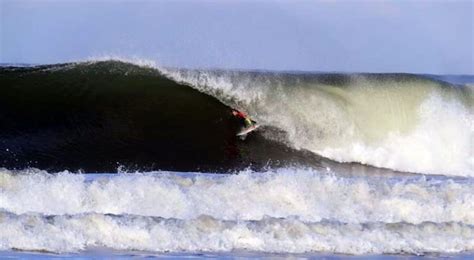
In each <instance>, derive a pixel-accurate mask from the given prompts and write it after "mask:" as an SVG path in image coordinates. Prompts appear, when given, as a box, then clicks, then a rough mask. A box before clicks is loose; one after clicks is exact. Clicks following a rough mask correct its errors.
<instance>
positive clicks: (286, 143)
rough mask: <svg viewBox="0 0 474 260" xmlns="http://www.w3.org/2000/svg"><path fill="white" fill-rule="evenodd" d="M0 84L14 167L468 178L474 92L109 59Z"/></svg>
mask: <svg viewBox="0 0 474 260" xmlns="http://www.w3.org/2000/svg"><path fill="white" fill-rule="evenodd" d="M0 85H1V86H2V87H1V88H0V92H1V95H0V120H1V122H2V128H1V129H0V160H1V163H2V165H1V166H2V167H6V168H11V169H23V168H27V167H37V168H41V169H47V170H65V169H68V170H79V169H82V170H84V171H87V172H107V171H114V170H116V168H117V167H118V166H125V167H127V168H132V169H133V168H135V169H140V170H157V169H161V170H179V171H187V170H190V171H214V172H221V171H233V170H240V169H242V168H246V167H255V168H263V167H267V166H281V165H287V164H301V165H306V166H316V167H326V166H327V165H330V166H331V167H346V166H344V164H343V163H359V164H365V165H369V166H368V167H371V166H375V167H379V168H388V169H392V170H395V171H406V172H415V173H428V174H444V175H459V176H473V175H474V170H473V168H474V155H473V154H474V152H473V147H474V145H473V140H474V135H473V133H474V127H473V124H472V122H473V118H474V115H473V112H472V111H473V109H472V108H473V103H474V101H473V99H474V98H473V89H472V87H469V86H465V85H452V84H449V83H446V82H443V81H440V80H436V79H430V78H428V77H426V76H421V75H411V74H336V73H332V74H327V73H302V72H266V71H225V70H184V69H169V68H160V67H158V66H140V65H137V64H133V63H130V62H125V61H116V60H107V61H92V62H79V63H69V64H58V65H44V66H33V67H2V68H1V73H0ZM231 108H238V109H241V110H243V111H245V112H247V113H249V114H250V115H251V116H252V117H253V118H254V119H255V120H256V121H258V122H259V123H260V124H261V125H262V127H261V128H260V129H261V130H260V131H257V132H255V133H253V134H251V135H249V136H248V138H247V139H246V140H245V141H242V140H240V139H238V138H237V137H236V136H235V134H236V132H237V131H238V130H239V127H240V125H239V122H238V121H237V120H235V119H234V118H233V116H232V114H231V113H230V111H231ZM341 163H342V164H341ZM351 167H352V166H351ZM361 167H363V166H361Z"/></svg>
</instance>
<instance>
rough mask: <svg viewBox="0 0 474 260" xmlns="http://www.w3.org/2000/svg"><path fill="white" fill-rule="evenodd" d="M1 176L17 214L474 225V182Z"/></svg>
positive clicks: (305, 175) (280, 176) (284, 176)
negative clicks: (97, 214) (272, 218)
mask: <svg viewBox="0 0 474 260" xmlns="http://www.w3.org/2000/svg"><path fill="white" fill-rule="evenodd" d="M87 176H89V175H81V174H70V173H67V172H64V173H59V174H54V175H53V174H48V173H46V172H43V171H30V172H29V173H28V172H22V173H14V172H10V171H6V170H3V171H2V173H1V174H0V190H1V193H0V208H1V209H3V210H6V211H8V212H11V213H14V214H28V213H40V214H47V215H62V214H70V215H75V214H83V213H90V212H95V213H100V214H116V215H121V214H133V215H142V216H156V217H164V218H179V219H195V218H197V217H199V216H201V215H208V216H211V217H213V218H216V219H220V220H261V219H263V218H265V217H274V218H288V217H291V216H297V217H298V219H300V220H302V221H306V222H318V221H322V220H325V219H326V220H336V221H340V222H345V223H366V222H385V223H396V222H406V223H413V224H419V223H422V222H435V223H443V222H461V223H465V224H470V225H472V224H474V183H473V180H472V179H459V180H453V179H451V180H449V179H448V180H442V181H441V180H439V179H437V178H427V177H416V178H405V179H401V178H381V177H368V178H366V177H364V178H360V177H338V176H334V175H332V174H330V173H326V172H324V173H320V172H318V171H315V170H310V169H297V168H288V169H278V170H270V171H268V172H265V173H254V172H251V171H248V172H241V173H240V174H237V175H225V176H219V175H212V174H211V175H200V174H187V175H183V176H180V175H176V174H172V173H167V172H156V173H142V174H133V175H129V174H119V175H113V176H107V177H102V176H101V175H98V176H97V177H94V178H93V179H90V180H89V179H87Z"/></svg>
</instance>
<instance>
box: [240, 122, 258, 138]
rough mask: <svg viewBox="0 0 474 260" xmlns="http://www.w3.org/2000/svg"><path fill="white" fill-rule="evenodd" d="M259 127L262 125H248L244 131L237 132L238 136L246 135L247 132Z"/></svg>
mask: <svg viewBox="0 0 474 260" xmlns="http://www.w3.org/2000/svg"><path fill="white" fill-rule="evenodd" d="M259 127H260V125H257V124H255V125H252V126H250V127H247V128H245V129H243V130H242V131H240V132H239V133H237V136H244V135H246V134H248V133H250V132H252V131H255V130H256V129H257V128H259Z"/></svg>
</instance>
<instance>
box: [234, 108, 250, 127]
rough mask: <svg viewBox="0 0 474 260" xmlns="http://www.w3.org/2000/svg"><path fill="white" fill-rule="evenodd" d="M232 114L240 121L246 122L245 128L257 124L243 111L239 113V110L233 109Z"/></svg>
mask: <svg viewBox="0 0 474 260" xmlns="http://www.w3.org/2000/svg"><path fill="white" fill-rule="evenodd" d="M232 114H233V115H234V116H235V117H237V118H239V119H241V120H243V121H244V125H245V128H248V127H251V126H252V125H253V124H255V123H256V122H255V121H253V120H252V119H250V117H249V116H248V115H247V114H245V113H244V112H242V111H239V110H236V109H232Z"/></svg>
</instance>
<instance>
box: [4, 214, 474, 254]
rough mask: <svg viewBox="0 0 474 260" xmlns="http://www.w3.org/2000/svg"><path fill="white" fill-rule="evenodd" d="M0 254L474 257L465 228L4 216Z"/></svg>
mask: <svg viewBox="0 0 474 260" xmlns="http://www.w3.org/2000/svg"><path fill="white" fill-rule="evenodd" d="M0 230H2V232H0V250H7V249H12V248H15V249H20V250H44V251H53V252H71V251H78V250H84V249H87V248H91V247H107V248H112V249H119V250H140V251H153V252H170V251H171V252H183V251H184V252H186V251H187V252H199V251H207V252H216V251H217V252H222V251H232V250H246V251H260V252H262V251H263V252H285V253H303V252H333V253H345V254H381V253H412V254H422V253H425V252H443V253H456V252H463V251H470V250H474V227H473V226H472V225H465V224H462V223H421V224H418V225H412V224H406V223H394V224H386V223H365V224H346V223H339V222H328V221H324V222H316V223H307V222H303V221H301V220H298V219H296V218H291V219H278V218H269V217H267V218H264V219H262V220H258V221H240V220H239V221H223V220H218V219H215V218H212V217H209V216H204V215H203V216H199V217H197V218H196V219H187V220H182V219H163V218H156V217H143V216H133V215H125V216H113V215H102V214H80V215H73V216H66V215H63V216H42V215H38V214H27V215H14V214H10V213H0Z"/></svg>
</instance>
